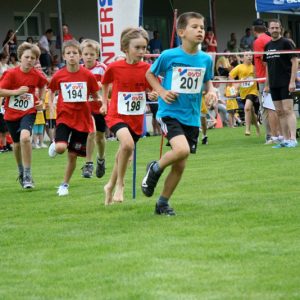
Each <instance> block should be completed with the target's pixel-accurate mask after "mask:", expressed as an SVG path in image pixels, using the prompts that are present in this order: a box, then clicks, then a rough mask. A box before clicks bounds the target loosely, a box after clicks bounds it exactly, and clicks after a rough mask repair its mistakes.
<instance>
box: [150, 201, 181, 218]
mask: <svg viewBox="0 0 300 300" xmlns="http://www.w3.org/2000/svg"><path fill="white" fill-rule="evenodd" d="M154 213H155V214H157V215H166V216H176V213H175V211H174V209H173V208H172V207H170V206H169V205H163V206H160V205H158V204H157V203H156V204H155V209H154Z"/></svg>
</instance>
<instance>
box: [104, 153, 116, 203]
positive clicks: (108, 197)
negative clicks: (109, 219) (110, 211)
mask: <svg viewBox="0 0 300 300" xmlns="http://www.w3.org/2000/svg"><path fill="white" fill-rule="evenodd" d="M119 152H120V149H119V150H118V152H117V154H116V157H115V164H114V167H113V170H112V173H111V176H110V179H109V181H108V183H107V184H106V185H105V186H104V193H105V200H104V204H105V205H110V204H112V202H113V195H112V193H113V190H114V188H115V185H116V182H117V176H118V156H119Z"/></svg>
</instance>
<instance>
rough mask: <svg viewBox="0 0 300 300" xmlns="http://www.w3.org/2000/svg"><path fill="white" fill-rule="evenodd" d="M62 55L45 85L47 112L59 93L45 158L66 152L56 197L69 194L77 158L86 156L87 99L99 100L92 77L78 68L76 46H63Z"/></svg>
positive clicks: (95, 82)
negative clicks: (61, 65)
mask: <svg viewBox="0 0 300 300" xmlns="http://www.w3.org/2000/svg"><path fill="white" fill-rule="evenodd" d="M62 54H63V58H64V60H65V61H66V67H64V68H63V69H61V70H59V71H57V72H56V73H55V74H54V75H53V77H52V79H51V81H50V83H49V90H50V95H49V106H50V110H51V111H53V100H54V96H55V92H56V91H59V95H58V100H57V119H56V124H57V127H56V135H55V142H53V143H52V144H51V145H50V147H49V156H50V157H55V156H56V154H57V153H58V154H62V153H64V152H65V151H66V149H67V148H68V151H69V152H68V163H67V167H66V171H65V176H64V181H63V183H62V184H61V185H60V186H59V188H58V190H57V194H58V196H66V195H68V194H69V181H70V179H71V177H72V174H73V172H74V170H75V168H76V161H77V156H85V155H86V140H87V137H88V134H89V132H90V129H91V128H92V125H93V123H92V117H91V110H90V106H89V104H88V97H89V95H92V97H93V99H94V100H95V101H98V99H100V95H99V93H98V90H99V86H98V83H97V80H96V78H95V76H94V75H93V74H92V73H91V72H90V71H89V70H87V69H86V68H84V67H82V66H80V65H79V60H80V56H81V50H80V44H79V43H78V42H77V41H75V40H70V41H67V42H65V43H64V44H63V47H62Z"/></svg>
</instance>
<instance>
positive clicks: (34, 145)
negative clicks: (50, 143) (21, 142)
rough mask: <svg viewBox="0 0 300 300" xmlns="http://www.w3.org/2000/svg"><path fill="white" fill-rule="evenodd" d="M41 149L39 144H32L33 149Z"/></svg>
mask: <svg viewBox="0 0 300 300" xmlns="http://www.w3.org/2000/svg"><path fill="white" fill-rule="evenodd" d="M40 148H41V147H40V146H39V145H38V144H32V149H40Z"/></svg>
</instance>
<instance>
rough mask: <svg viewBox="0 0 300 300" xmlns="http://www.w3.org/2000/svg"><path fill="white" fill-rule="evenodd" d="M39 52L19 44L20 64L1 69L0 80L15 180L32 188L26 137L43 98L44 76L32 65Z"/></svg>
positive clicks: (28, 144)
mask: <svg viewBox="0 0 300 300" xmlns="http://www.w3.org/2000/svg"><path fill="white" fill-rule="evenodd" d="M40 53H41V52H40V49H39V48H38V47H37V46H36V45H34V44H30V43H27V42H24V43H22V44H21V45H20V46H19V47H18V50H17V54H18V58H19V60H20V61H21V64H20V66H19V67H16V68H13V69H10V70H8V71H7V72H5V73H4V75H3V77H2V78H1V82H0V97H1V96H3V97H7V98H6V100H5V105H4V107H5V113H4V120H5V121H6V124H7V127H8V131H9V133H10V134H11V137H12V139H13V142H14V146H13V149H14V154H15V158H16V162H17V165H18V168H19V177H18V179H19V182H20V184H21V186H22V187H23V188H24V189H31V188H33V187H34V183H33V180H32V175H31V157H32V155H31V151H32V147H31V141H30V136H31V133H32V127H33V124H34V121H35V116H36V111H37V107H41V105H42V101H40V99H42V98H43V95H44V92H45V86H46V84H47V83H48V81H47V79H46V77H45V76H44V75H43V74H42V73H41V72H39V71H38V70H36V69H35V68H34V65H35V64H36V62H37V60H38V59H39V56H40ZM36 89H37V91H38V92H37V93H36Z"/></svg>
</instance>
